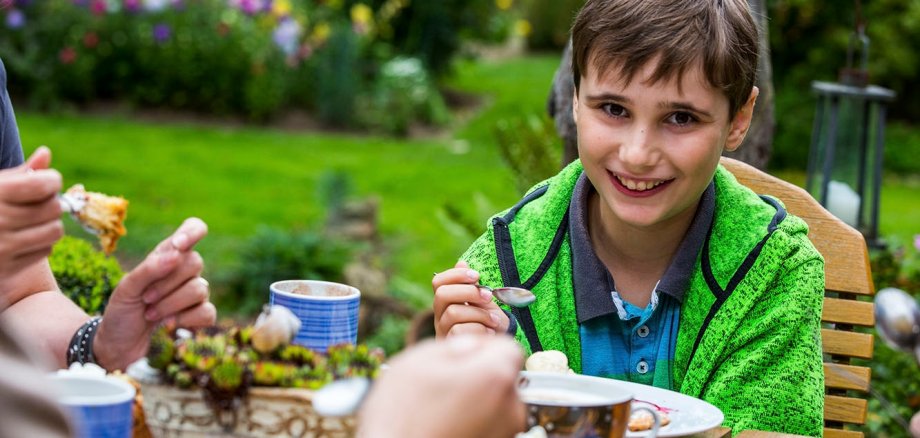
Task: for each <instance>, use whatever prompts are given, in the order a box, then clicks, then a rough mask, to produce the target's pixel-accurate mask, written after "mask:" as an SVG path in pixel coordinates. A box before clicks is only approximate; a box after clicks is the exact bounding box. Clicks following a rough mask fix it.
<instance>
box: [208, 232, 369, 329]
mask: <svg viewBox="0 0 920 438" xmlns="http://www.w3.org/2000/svg"><path fill="white" fill-rule="evenodd" d="M352 254H353V248H352V247H351V245H349V244H347V243H345V242H341V241H339V240H336V239H333V238H330V237H327V236H324V235H322V234H319V233H314V232H309V231H298V232H291V231H286V230H280V229H277V228H268V227H261V228H259V229H258V231H256V234H255V235H254V236H252V237H251V238H250V239H249V240H247V241H246V242H245V243H244V244H243V246H242V248H241V249H240V251H239V261H238V264H237V266H236V267H235V268H232V271H230V273H229V274H227V277H228V278H227V279H226V280H225V283H226V287H225V288H222V291H221V293H220V294H218V295H217V296H215V301H216V303H217V304H218V305H219V306H220V308H221V309H225V310H227V311H231V312H233V313H237V314H240V315H252V314H255V313H258V311H259V310H260V309H261V308H262V305H263V304H265V303H267V302H268V286H269V285H270V284H271V283H274V282H275V281H279V280H291V279H310V280H325V281H334V282H342V280H343V269H344V267H345V264H346V263H348V262H349V261H350V260H351V258H352Z"/></svg>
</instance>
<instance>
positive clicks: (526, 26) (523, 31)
mask: <svg viewBox="0 0 920 438" xmlns="http://www.w3.org/2000/svg"><path fill="white" fill-rule="evenodd" d="M532 30H533V27H532V26H531V25H530V22H529V21H527V20H523V19H522V20H517V21H515V22H514V33H515V34H516V35H520V36H524V37H526V36H527V35H530V32H531V31H532Z"/></svg>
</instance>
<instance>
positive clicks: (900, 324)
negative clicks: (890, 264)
mask: <svg viewBox="0 0 920 438" xmlns="http://www.w3.org/2000/svg"><path fill="white" fill-rule="evenodd" d="M875 327H876V329H878V333H879V335H880V336H881V337H882V339H884V340H885V342H886V343H887V344H888V345H889V346H891V347H892V348H896V349H899V350H903V351H907V352H910V353H915V354H916V352H915V348H917V346H918V344H920V343H918V339H920V306H918V305H917V301H916V300H914V298H913V297H911V296H910V295H908V294H907V293H906V292H904V291H902V290H900V289H895V288H892V287H888V288H885V289H882V290H881V291H879V293H878V294H877V295H876V296H875ZM918 360H920V356H918Z"/></svg>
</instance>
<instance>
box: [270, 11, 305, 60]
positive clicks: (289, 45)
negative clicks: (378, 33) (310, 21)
mask: <svg viewBox="0 0 920 438" xmlns="http://www.w3.org/2000/svg"><path fill="white" fill-rule="evenodd" d="M301 33H302V30H301V28H300V24H299V23H297V21H296V20H294V19H291V18H290V17H287V18H284V19H282V20H281V22H280V23H278V27H276V28H275V30H274V31H273V32H272V39H273V40H274V41H275V44H277V45H278V47H280V48H281V51H283V52H284V54H285V55H288V56H291V55H294V54H295V53H297V49H298V48H299V47H298V46H299V44H300V34H301Z"/></svg>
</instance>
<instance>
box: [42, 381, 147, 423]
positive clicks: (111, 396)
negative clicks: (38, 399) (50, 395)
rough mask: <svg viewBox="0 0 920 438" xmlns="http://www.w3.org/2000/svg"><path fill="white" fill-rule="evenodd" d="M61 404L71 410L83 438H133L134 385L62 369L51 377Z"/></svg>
mask: <svg viewBox="0 0 920 438" xmlns="http://www.w3.org/2000/svg"><path fill="white" fill-rule="evenodd" d="M50 379H51V382H52V385H53V388H54V389H55V390H56V393H57V397H58V398H57V400H58V403H59V404H61V405H62V406H63V407H64V409H65V410H66V411H69V412H70V414H71V417H72V419H73V424H74V429H75V432H76V436H77V437H79V438H130V437H131V432H132V427H133V425H134V414H133V410H132V407H133V405H134V394H135V391H134V387H133V386H131V384H129V383H128V382H126V381H124V380H122V379H119V378H117V377H112V376H106V375H94V374H93V373H88V372H72V371H64V370H62V371H60V372H58V373H57V374H55V375H52V376H51V377H50Z"/></svg>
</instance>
